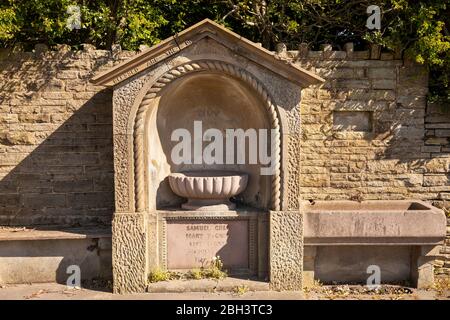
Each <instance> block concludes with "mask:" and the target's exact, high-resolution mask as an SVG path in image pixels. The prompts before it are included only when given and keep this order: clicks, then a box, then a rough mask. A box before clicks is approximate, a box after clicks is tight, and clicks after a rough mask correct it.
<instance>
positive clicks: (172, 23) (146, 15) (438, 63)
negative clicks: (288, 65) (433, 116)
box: [0, 0, 450, 98]
mask: <svg viewBox="0 0 450 320" xmlns="http://www.w3.org/2000/svg"><path fill="white" fill-rule="evenodd" d="M3 2H4V3H2V4H0V45H1V46H4V47H5V46H12V45H14V43H15V42H22V43H24V44H25V45H28V49H30V48H32V47H33V46H34V44H36V43H38V42H43V43H47V44H48V45H50V46H51V45H54V44H58V43H64V44H69V45H71V46H73V47H78V46H79V45H80V44H82V43H91V44H93V45H95V46H96V47H97V48H105V49H108V48H110V47H111V45H112V44H116V43H119V44H120V45H121V46H122V48H124V49H127V50H136V49H138V48H139V45H141V44H146V45H153V44H155V43H157V42H159V41H160V40H162V39H165V38H166V37H169V36H171V35H173V34H174V33H176V32H179V31H181V30H183V29H185V28H186V27H188V26H190V25H192V24H194V23H197V22H199V21H200V20H202V19H204V18H210V19H212V20H215V21H217V22H219V23H221V24H223V25H225V26H226V27H228V28H230V29H231V30H233V31H235V32H237V33H239V34H241V35H242V36H244V37H247V38H249V39H251V40H253V41H255V42H261V43H262V45H263V46H264V47H266V48H268V49H271V50H273V49H274V48H275V45H276V43H277V42H284V43H286V44H287V46H288V47H289V48H296V47H297V46H298V44H299V43H302V42H307V43H309V44H310V48H312V49H318V48H319V47H320V44H323V43H331V44H332V45H333V46H334V47H342V46H343V44H344V43H346V42H349V41H353V42H354V43H355V49H356V50H358V49H364V47H365V46H366V45H367V44H369V43H377V44H380V45H382V46H383V47H384V48H386V49H390V50H396V51H397V50H398V51H401V52H403V53H404V54H405V55H406V56H409V57H411V58H412V59H415V60H416V61H417V62H420V63H424V64H426V65H428V66H429V68H430V71H431V77H430V86H431V92H432V94H433V95H434V96H435V97H447V98H448V96H449V95H450V93H449V74H450V53H449V52H450V32H449V29H450V27H449V25H450V0H428V1H426V0H419V1H418V0H387V1H386V0H370V1H369V0H346V1H343V0H294V1H292V0H4V1H3ZM69 5H78V6H79V7H80V10H81V20H82V21H81V22H82V24H81V29H73V30H70V29H69V28H67V18H68V13H67V8H68V6H69ZM369 5H378V6H380V8H381V11H382V20H381V27H382V28H381V30H380V31H370V30H368V29H367V28H366V26H365V25H366V19H367V17H368V15H367V13H366V9H367V7H368V6H369Z"/></svg>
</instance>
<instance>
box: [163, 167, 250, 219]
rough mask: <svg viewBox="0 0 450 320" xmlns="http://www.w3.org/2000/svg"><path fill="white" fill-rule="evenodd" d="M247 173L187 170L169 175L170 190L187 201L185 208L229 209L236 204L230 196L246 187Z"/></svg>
mask: <svg viewBox="0 0 450 320" xmlns="http://www.w3.org/2000/svg"><path fill="white" fill-rule="evenodd" d="M247 182H248V175H247V174H246V173H242V172H234V171H188V172H179V173H172V174H170V175H169V184H170V187H171V188H172V191H173V192H174V193H175V194H177V195H179V196H180V197H183V198H188V201H187V202H186V203H184V204H182V205H181V207H182V208H183V209H187V210H214V211H220V210H230V209H234V208H235V207H236V205H235V204H234V203H232V202H231V201H230V198H231V197H233V196H235V195H238V194H239V193H241V192H243V191H244V190H245V188H246V187H247Z"/></svg>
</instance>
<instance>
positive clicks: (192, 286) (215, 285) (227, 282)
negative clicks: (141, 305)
mask: <svg viewBox="0 0 450 320" xmlns="http://www.w3.org/2000/svg"><path fill="white" fill-rule="evenodd" d="M244 286H245V288H246V289H247V290H248V291H269V282H264V281H258V280H252V279H239V278H233V277H227V278H225V279H221V280H216V279H200V280H170V281H160V282H154V283H150V284H149V285H148V287H147V291H148V292H158V293H162V292H167V293H181V292H233V291H234V290H236V288H238V287H244Z"/></svg>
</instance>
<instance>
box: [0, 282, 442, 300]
mask: <svg viewBox="0 0 450 320" xmlns="http://www.w3.org/2000/svg"><path fill="white" fill-rule="evenodd" d="M245 291H246V290H245V289H241V290H236V292H210V293H207V292H185V293H143V294H127V295H116V294H112V293H111V292H108V291H101V289H95V290H92V289H67V287H66V286H64V285H60V284H56V283H43V284H29V285H26V284H22V285H6V286H0V300H17V299H19V300H22V299H28V300H54V299H58V300H59V299H62V300H70V299H77V300H86V299H89V300H94V299H100V300H115V299H118V300H127V299H138V300H166V299H167V300H168V299H171V300H193V299H195V300H197V299H214V300H224V299H249V300H254V299H256V300H272V299H288V300H299V299H311V300H317V299H358V300H361V299H371V300H372V299H374V300H381V299H388V300H427V299H450V290H448V288H445V290H440V289H439V290H414V289H413V290H410V289H407V288H402V287H393V286H390V287H383V288H382V290H381V292H379V293H368V292H367V290H366V289H365V287H362V286H353V287H348V286H322V287H320V288H315V289H314V290H306V291H305V292H275V291H259V292H245Z"/></svg>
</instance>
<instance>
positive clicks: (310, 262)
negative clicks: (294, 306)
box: [303, 246, 317, 287]
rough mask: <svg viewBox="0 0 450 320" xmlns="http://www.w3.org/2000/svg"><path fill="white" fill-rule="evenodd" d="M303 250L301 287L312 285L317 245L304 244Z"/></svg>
mask: <svg viewBox="0 0 450 320" xmlns="http://www.w3.org/2000/svg"><path fill="white" fill-rule="evenodd" d="M303 250H304V251H303V287H313V286H314V269H315V268H316V253H317V247H315V246H305V248H304V249H303Z"/></svg>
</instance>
